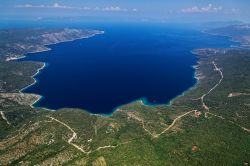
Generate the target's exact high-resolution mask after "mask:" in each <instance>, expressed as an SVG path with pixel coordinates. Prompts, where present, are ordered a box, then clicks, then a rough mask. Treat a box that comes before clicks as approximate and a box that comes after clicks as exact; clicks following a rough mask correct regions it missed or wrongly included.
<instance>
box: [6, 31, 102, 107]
mask: <svg viewBox="0 0 250 166" xmlns="http://www.w3.org/2000/svg"><path fill="white" fill-rule="evenodd" d="M104 33H105V32H104V31H98V32H96V33H94V34H92V35H88V36H84V37H79V38H75V39H71V40H64V41H61V42H55V43H50V44H44V45H43V47H44V49H43V50H35V51H31V52H28V53H26V54H24V55H21V56H20V57H13V58H12V57H10V58H9V59H8V58H7V59H6V62H9V61H16V60H19V59H23V58H26V57H27V55H28V54H35V53H40V52H46V51H51V48H48V47H47V46H50V45H55V44H61V43H65V42H71V41H76V40H81V39H88V38H91V37H94V36H96V35H101V34H104ZM38 63H42V64H43V65H42V66H41V67H40V68H38V69H37V72H36V73H35V74H33V75H32V76H30V77H31V78H32V79H33V80H34V81H33V83H31V84H30V85H27V86H26V87H24V88H22V89H20V90H19V91H18V92H19V93H25V92H23V91H24V90H26V89H28V88H30V87H31V86H33V85H35V84H36V83H37V80H36V78H35V77H36V76H37V75H39V74H40V72H41V71H42V70H43V69H44V68H45V67H47V66H48V63H46V62H38ZM34 95H37V97H38V98H37V100H35V101H34V102H33V103H32V104H30V105H29V106H30V107H31V108H35V106H34V105H35V104H36V103H38V102H39V101H40V100H41V99H42V98H43V96H42V95H39V94H34ZM46 109H47V110H51V111H52V110H53V109H49V108H46Z"/></svg>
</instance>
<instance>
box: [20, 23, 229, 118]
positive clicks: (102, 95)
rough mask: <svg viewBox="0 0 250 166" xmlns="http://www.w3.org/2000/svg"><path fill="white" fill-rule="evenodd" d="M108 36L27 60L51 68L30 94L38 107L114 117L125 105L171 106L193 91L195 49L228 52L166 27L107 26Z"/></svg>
mask: <svg viewBox="0 0 250 166" xmlns="http://www.w3.org/2000/svg"><path fill="white" fill-rule="evenodd" d="M95 28H97V29H99V30H104V31H105V34H103V35H98V36H95V37H92V38H89V39H83V40H77V41H73V42H65V43H61V44H56V45H51V46H49V47H50V48H51V49H52V50H51V51H49V52H42V53H35V54H32V56H27V57H26V58H25V59H23V60H35V61H42V62H46V63H48V64H49V65H48V66H47V67H46V68H45V69H44V70H42V71H41V73H40V74H39V75H37V76H36V79H37V84H35V85H34V86H31V87H29V88H27V89H25V90H24V91H25V92H31V93H37V94H40V95H42V96H43V98H42V100H40V101H39V102H38V103H36V105H35V106H37V107H46V108H50V109H58V108H64V107H70V108H82V109H86V110H88V111H89V112H91V113H100V114H109V113H111V112H112V111H113V110H114V109H115V108H117V107H118V106H120V105H123V104H126V103H130V102H132V101H134V100H138V99H141V98H144V99H145V100H146V101H147V103H149V104H163V103H168V102H169V101H170V100H171V99H173V98H174V97H176V96H177V95H179V94H181V93H183V92H184V91H185V90H187V89H188V88H190V87H192V86H193V85H194V84H195V82H196V80H195V79H194V69H193V68H192V66H193V65H195V64H196V61H197V59H196V57H195V56H194V55H192V54H191V52H190V51H191V50H192V49H194V48H204V47H229V46H230V45H232V44H233V42H230V41H229V40H228V39H227V38H225V37H219V36H211V35H208V34H204V33H201V32H198V31H196V30H192V29H185V28H181V27H174V26H171V27H170V26H163V25H154V26H153V25H145V24H142V25H140V24H137V25H129V24H126V25H114V24H112V25H105V26H101V27H100V28H98V27H95Z"/></svg>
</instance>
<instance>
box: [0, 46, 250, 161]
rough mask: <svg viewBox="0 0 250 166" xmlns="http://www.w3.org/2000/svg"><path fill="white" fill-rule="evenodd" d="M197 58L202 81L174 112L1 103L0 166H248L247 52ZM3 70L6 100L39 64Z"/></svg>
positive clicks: (205, 52)
mask: <svg viewBox="0 0 250 166" xmlns="http://www.w3.org/2000/svg"><path fill="white" fill-rule="evenodd" d="M194 53H196V54H197V56H198V58H199V63H198V65H197V66H195V68H196V76H197V78H198V79H199V82H198V84H197V85H196V87H194V88H192V89H191V90H190V91H188V92H186V93H185V95H183V96H179V97H177V98H176V99H175V100H174V101H173V102H172V104H171V105H159V106H147V105H144V104H143V103H141V102H140V101H138V102H135V103H131V104H128V105H124V106H121V107H120V108H119V109H118V110H117V111H116V112H114V113H113V115H112V116H109V117H106V116H100V115H92V114H89V113H88V112H85V111H83V110H74V109H62V110H57V111H46V110H43V109H35V108H31V107H30V106H24V105H19V104H18V103H15V102H14V101H11V100H9V99H4V98H0V103H1V104H0V111H1V112H2V113H3V114H4V116H3V115H1V116H0V133H1V134H0V165H36V164H39V165H51V164H52V165H150V166H153V165H185V166H186V165H219V166H220V165H248V164H249V163H250V157H249V156H250V89H249V86H250V74H249V71H250V65H249V64H250V52H249V51H247V50H241V49H199V50H195V51H194ZM5 63H6V64H7V65H5V66H4V65H3V66H2V65H1V66H0V68H2V69H4V71H5V72H0V73H1V74H0V76H1V77H0V78H1V79H0V80H5V82H7V80H9V81H8V84H6V85H5V86H2V87H3V88H2V89H3V90H2V91H3V92H4V93H5V92H16V91H17V90H20V89H21V88H23V86H26V85H28V84H29V83H30V82H31V81H32V79H31V80H30V79H29V76H31V75H33V74H34V72H36V68H38V67H40V65H41V64H39V63H33V62H31V65H23V63H26V62H23V63H17V62H11V63H10V62H8V63H7V62H5ZM2 64H4V63H3V62H2ZM8 65H9V66H10V68H8V67H9V66H8ZM11 65H13V66H11ZM24 66H25V67H24ZM27 66H28V67H27ZM0 71H2V70H0ZM17 71H22V73H23V74H22V75H23V76H22V77H21V76H20V77H19V76H16V75H15V73H16V72H17ZM13 73H14V74H13ZM19 75H20V74H19ZM9 84H10V85H11V84H12V85H11V86H10V85H9ZM4 117H5V118H4ZM7 121H8V122H9V124H8V123H7Z"/></svg>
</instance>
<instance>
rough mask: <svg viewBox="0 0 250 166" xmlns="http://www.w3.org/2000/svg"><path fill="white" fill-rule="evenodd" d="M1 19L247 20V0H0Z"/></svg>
mask: <svg viewBox="0 0 250 166" xmlns="http://www.w3.org/2000/svg"><path fill="white" fill-rule="evenodd" d="M0 11H1V12H0V18H1V19H9V18H12V19H13V18H15V19H45V18H48V17H58V16H60V17H70V16H92V17H99V18H103V19H105V18H107V19H116V20H122V19H127V20H137V21H151V20H157V21H164V22H168V21H169V22H171V21H183V22H189V21H190V22H191V21H192V22H193V21H198V22H199V21H205V20H207V21H217V20H242V21H249V22H250V0H1V2H0Z"/></svg>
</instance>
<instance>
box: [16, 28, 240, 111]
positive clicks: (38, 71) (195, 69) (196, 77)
mask: <svg viewBox="0 0 250 166" xmlns="http://www.w3.org/2000/svg"><path fill="white" fill-rule="evenodd" d="M203 33H207V32H203ZM98 34H104V32H103V31H100V33H97V34H93V35H89V36H87V37H82V38H76V39H73V40H67V41H63V42H57V43H52V44H48V45H44V46H49V45H54V44H60V43H64V42H70V41H75V40H80V39H88V38H90V37H93V36H95V35H98ZM207 34H209V35H215V36H222V37H227V38H228V39H227V40H228V41H232V40H230V37H229V36H223V35H216V34H210V33H207ZM231 39H232V38H231ZM233 42H235V41H233ZM237 43H239V44H241V42H240V41H237ZM229 48H230V47H229ZM199 49H209V48H197V49H192V50H190V53H191V54H192V55H193V56H195V57H196V58H197V60H196V63H195V64H194V65H192V66H190V67H191V68H193V69H194V72H193V79H194V80H195V82H194V85H192V86H190V87H189V88H187V89H186V90H185V91H183V92H182V93H180V94H178V95H176V96H175V97H173V98H172V99H171V100H169V101H168V102H167V103H162V104H152V103H150V102H148V101H147V99H146V98H145V97H142V98H139V99H136V100H133V101H131V102H129V103H126V104H122V105H119V106H118V107H116V108H114V109H113V110H112V111H111V112H110V113H108V114H105V113H101V114H99V113H91V112H89V111H88V110H86V109H84V108H77V107H75V108H71V109H80V110H83V111H86V112H88V113H90V114H92V115H98V116H113V114H114V113H115V112H117V111H118V110H120V108H121V107H122V106H125V105H128V104H132V103H136V102H139V103H141V104H142V105H144V106H153V107H155V106H171V105H172V103H173V102H174V101H175V100H176V99H177V98H179V97H182V96H185V95H186V93H188V92H189V91H190V90H192V89H195V88H196V87H197V85H198V84H199V82H200V79H202V78H200V77H199V76H198V68H199V66H200V64H199V57H198V55H199V54H197V53H196V52H194V51H195V50H199ZM213 49H222V48H213ZM43 63H44V65H43V66H42V67H41V68H40V69H38V70H37V72H36V73H35V74H34V75H33V76H32V78H33V79H34V80H35V81H34V82H33V83H32V84H30V85H29V86H27V87H25V88H23V89H21V90H20V93H23V92H22V91H23V90H25V89H27V88H29V87H31V86H33V85H35V84H36V83H37V80H36V79H35V78H34V77H35V76H36V75H38V74H39V73H40V71H41V70H42V69H43V68H45V67H46V66H47V65H46V63H45V62H43ZM42 98H43V96H40V98H39V99H38V100H36V101H35V102H34V103H33V104H32V105H31V107H32V108H34V104H36V103H37V102H39V101H40V100H41V99H42ZM42 108H44V109H46V110H51V111H55V110H53V109H50V108H46V107H42ZM65 108H66V107H65ZM65 108H60V109H65ZM60 109H58V110H60Z"/></svg>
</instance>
